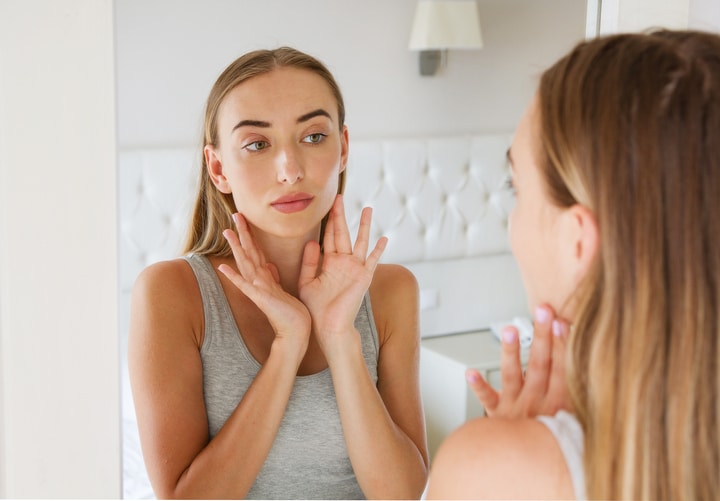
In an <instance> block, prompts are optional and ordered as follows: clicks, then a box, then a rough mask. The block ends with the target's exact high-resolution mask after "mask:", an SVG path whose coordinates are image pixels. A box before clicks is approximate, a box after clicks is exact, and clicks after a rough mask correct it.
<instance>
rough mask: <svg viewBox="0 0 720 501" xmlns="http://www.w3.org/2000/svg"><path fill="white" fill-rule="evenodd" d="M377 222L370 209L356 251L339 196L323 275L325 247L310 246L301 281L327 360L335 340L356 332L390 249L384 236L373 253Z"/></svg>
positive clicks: (331, 217)
mask: <svg viewBox="0 0 720 501" xmlns="http://www.w3.org/2000/svg"><path fill="white" fill-rule="evenodd" d="M371 219H372V209H370V208H368V207H366V208H364V209H363V211H362V214H361V216H360V227H359V228H358V235H357V239H356V241H355V246H354V247H353V246H352V243H351V241H350V232H349V230H348V226H347V222H346V220H345V209H344V207H343V199H342V195H338V196H337V198H336V199H335V202H334V203H333V206H332V209H331V210H330V214H329V216H328V220H327V224H326V226H325V237H324V240H323V247H324V248H323V255H322V264H321V268H320V270H319V271H318V265H320V259H321V256H320V245H319V244H318V242H308V243H307V245H306V247H305V253H304V255H303V266H302V271H301V272H300V279H299V283H298V285H299V289H300V299H301V300H302V301H303V303H305V305H306V306H307V308H308V310H310V315H311V316H312V321H313V328H314V330H315V334H316V336H317V339H318V342H319V344H320V347H321V348H322V350H323V352H324V353H325V356H329V353H328V349H329V348H330V346H329V344H330V342H331V341H337V340H340V339H342V337H343V335H344V334H347V333H349V332H354V331H355V326H354V322H355V317H356V315H357V312H358V309H359V308H360V304H361V302H362V299H363V296H364V295H365V292H366V291H367V289H368V287H369V286H370V282H371V281H372V277H373V273H375V268H376V266H377V263H378V260H379V259H380V256H381V255H382V253H383V251H384V250H385V245H386V244H387V238H385V237H383V238H381V239H380V240H378V242H377V244H376V245H375V248H374V249H373V251H372V252H371V253H370V255H367V252H368V247H369V238H370V221H371Z"/></svg>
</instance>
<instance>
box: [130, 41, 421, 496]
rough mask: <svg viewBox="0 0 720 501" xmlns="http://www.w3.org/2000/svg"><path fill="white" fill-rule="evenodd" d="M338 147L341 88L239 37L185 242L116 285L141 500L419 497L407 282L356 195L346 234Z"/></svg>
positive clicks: (304, 63)
mask: <svg viewBox="0 0 720 501" xmlns="http://www.w3.org/2000/svg"><path fill="white" fill-rule="evenodd" d="M347 158H348V131H347V127H346V126H345V125H344V105H343V100H342V96H341V94H340V90H339V88H338V86H337V84H336V82H335V80H334V79H333V77H332V75H331V74H330V73H329V72H328V70H327V69H326V68H325V66H323V65H322V64H321V63H320V62H319V61H317V60H316V59H314V58H312V57H310V56H308V55H306V54H304V53H302V52H299V51H297V50H294V49H291V48H280V49H277V50H272V51H266V50H263V51H256V52H251V53H249V54H246V55H244V56H242V57H240V58H239V59H237V60H236V61H234V62H233V63H232V64H230V65H229V66H228V67H227V69H226V70H225V71H224V72H223V73H222V74H221V75H220V77H219V78H218V80H217V81H216V83H215V85H214V86H213V88H212V91H211V93H210V96H209V98H208V101H207V107H206V114H205V131H204V140H203V162H202V169H201V172H200V186H199V192H198V196H197V202H196V205H195V212H194V215H193V221H192V225H191V230H190V235H189V239H188V243H187V246H186V249H185V255H184V256H183V257H182V258H179V259H175V260H171V261H167V262H161V263H157V264H154V265H152V266H150V267H149V268H147V269H146V270H144V271H143V273H142V274H141V275H140V277H139V278H138V279H137V282H136V284H135V286H134V289H133V296H132V306H131V327H130V352H129V353H130V356H129V364H130V372H131V381H132V389H133V398H134V401H135V407H136V410H137V418H138V424H139V431H140V438H141V444H142V449H143V455H144V458H145V462H146V464H147V467H148V474H149V477H150V480H151V482H152V485H153V488H154V490H155V493H156V494H157V495H158V497H186V498H245V497H249V498H266V499H287V498H306V499H323V498H331V499H353V498H363V497H372V498H417V497H419V496H420V494H421V492H422V490H423V488H424V486H425V483H426V479H427V473H426V472H427V465H428V455H427V447H426V442H425V427H424V419H423V412H422V407H421V402H420V396H419V383H418V356H419V325H418V287H417V283H416V282H415V279H414V277H413V276H412V274H411V273H410V272H409V271H407V270H406V269H405V268H402V267H400V266H393V265H382V264H378V259H379V258H380V255H381V254H382V251H383V249H384V247H385V241H386V240H385V239H384V238H383V239H381V240H380V241H379V242H377V244H376V245H375V247H374V248H372V250H371V247H370V242H369V241H368V238H369V227H370V218H371V214H370V211H369V210H365V211H364V212H363V215H362V218H361V224H360V229H359V232H358V235H357V239H356V241H355V243H354V244H353V243H352V241H351V236H350V235H349V232H348V228H347V224H346V221H345V216H344V211H343V205H342V196H341V195H339V193H340V192H341V191H342V184H343V183H342V181H343V176H344V170H345V168H346V162H347ZM233 228H234V231H233V230H232V229H233ZM321 243H322V244H323V246H322V249H321Z"/></svg>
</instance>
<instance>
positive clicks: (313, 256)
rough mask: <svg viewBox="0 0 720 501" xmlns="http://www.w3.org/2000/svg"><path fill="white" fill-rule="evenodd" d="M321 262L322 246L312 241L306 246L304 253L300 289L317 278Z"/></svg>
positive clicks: (299, 279)
mask: <svg viewBox="0 0 720 501" xmlns="http://www.w3.org/2000/svg"><path fill="white" fill-rule="evenodd" d="M319 262H320V244H318V243H317V242H315V241H314V240H310V241H309V242H308V243H306V244H305V251H304V252H303V259H302V266H300V277H299V278H298V287H300V288H302V287H303V286H304V285H306V284H309V283H310V282H312V281H313V280H314V279H315V277H316V276H317V268H318V263H319Z"/></svg>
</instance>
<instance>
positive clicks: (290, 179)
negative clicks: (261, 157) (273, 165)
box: [277, 148, 305, 184]
mask: <svg viewBox="0 0 720 501" xmlns="http://www.w3.org/2000/svg"><path fill="white" fill-rule="evenodd" d="M277 175H278V182H280V183H287V184H295V183H297V182H298V181H300V180H301V179H302V178H303V177H304V176H305V173H304V171H303V168H302V165H301V164H300V161H299V158H298V156H297V155H296V154H295V152H294V151H293V150H292V148H285V149H284V150H282V152H281V154H280V155H278V160H277Z"/></svg>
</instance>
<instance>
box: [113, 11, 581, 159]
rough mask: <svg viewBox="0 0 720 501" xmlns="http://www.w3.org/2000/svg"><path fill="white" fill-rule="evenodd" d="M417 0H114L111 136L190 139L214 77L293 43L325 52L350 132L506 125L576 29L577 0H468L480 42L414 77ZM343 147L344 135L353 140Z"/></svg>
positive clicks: (123, 141)
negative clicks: (433, 71)
mask: <svg viewBox="0 0 720 501" xmlns="http://www.w3.org/2000/svg"><path fill="white" fill-rule="evenodd" d="M415 5H416V0H343V1H338V0H304V1H297V0H262V2H255V1H252V0H205V1H200V0H180V1H178V0H117V2H116V13H117V15H116V23H117V65H118V66H117V68H118V105H119V106H118V109H119V115H118V141H119V147H120V148H131V147H143V146H184V145H191V146H194V145H195V144H197V142H198V141H199V137H200V130H201V120H202V111H203V106H204V103H205V99H206V98H207V94H208V92H209V91H210V87H211V85H212V83H213V82H214V80H215V78H216V77H217V76H218V74H219V73H220V72H221V71H222V69H223V68H225V66H227V65H228V64H229V63H230V62H231V61H232V60H234V59H235V58H236V57H238V56H239V55H240V54H242V53H244V52H246V51H248V50H251V49H256V48H272V47H276V46H279V45H292V46H295V47H297V48H298V49H301V50H304V51H306V52H309V53H310V54H312V55H315V56H317V57H318V58H320V59H321V60H323V61H324V62H325V63H326V64H327V65H328V66H329V68H330V69H331V71H333V73H334V74H335V76H336V78H337V80H338V82H339V84H340V86H341V88H342V90H343V93H344V97H345V101H346V107H347V123H348V126H349V128H350V135H351V145H352V138H361V139H376V138H379V137H402V136H411V135H435V134H456V133H459V134H462V133H467V132H473V133H477V132H509V131H512V130H514V128H515V124H516V122H517V121H518V119H519V118H520V115H521V114H522V112H523V110H524V108H525V106H526V104H527V102H528V101H529V99H530V97H531V95H532V93H533V91H534V89H535V84H536V78H537V77H538V76H539V73H540V72H541V71H542V70H543V69H544V68H545V67H546V66H547V65H549V64H550V63H552V62H553V61H554V60H555V59H557V58H558V57H559V56H560V55H562V54H563V53H564V52H566V51H567V50H569V49H570V47H571V46H572V45H574V43H575V42H577V41H579V40H581V39H582V38H584V35H585V2H584V1H580V0H543V1H537V0H478V6H479V11H480V17H481V24H482V30H483V37H484V42H485V47H484V48H483V49H482V50H479V51H451V52H450V53H449V55H448V65H447V67H446V68H445V71H444V72H443V73H441V74H438V75H436V76H434V77H421V76H420V75H419V71H418V62H417V57H418V54H417V52H411V51H409V50H408V49H407V44H408V40H409V37H410V30H411V24H412V19H413V14H414V10H415ZM351 147H352V146H351Z"/></svg>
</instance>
